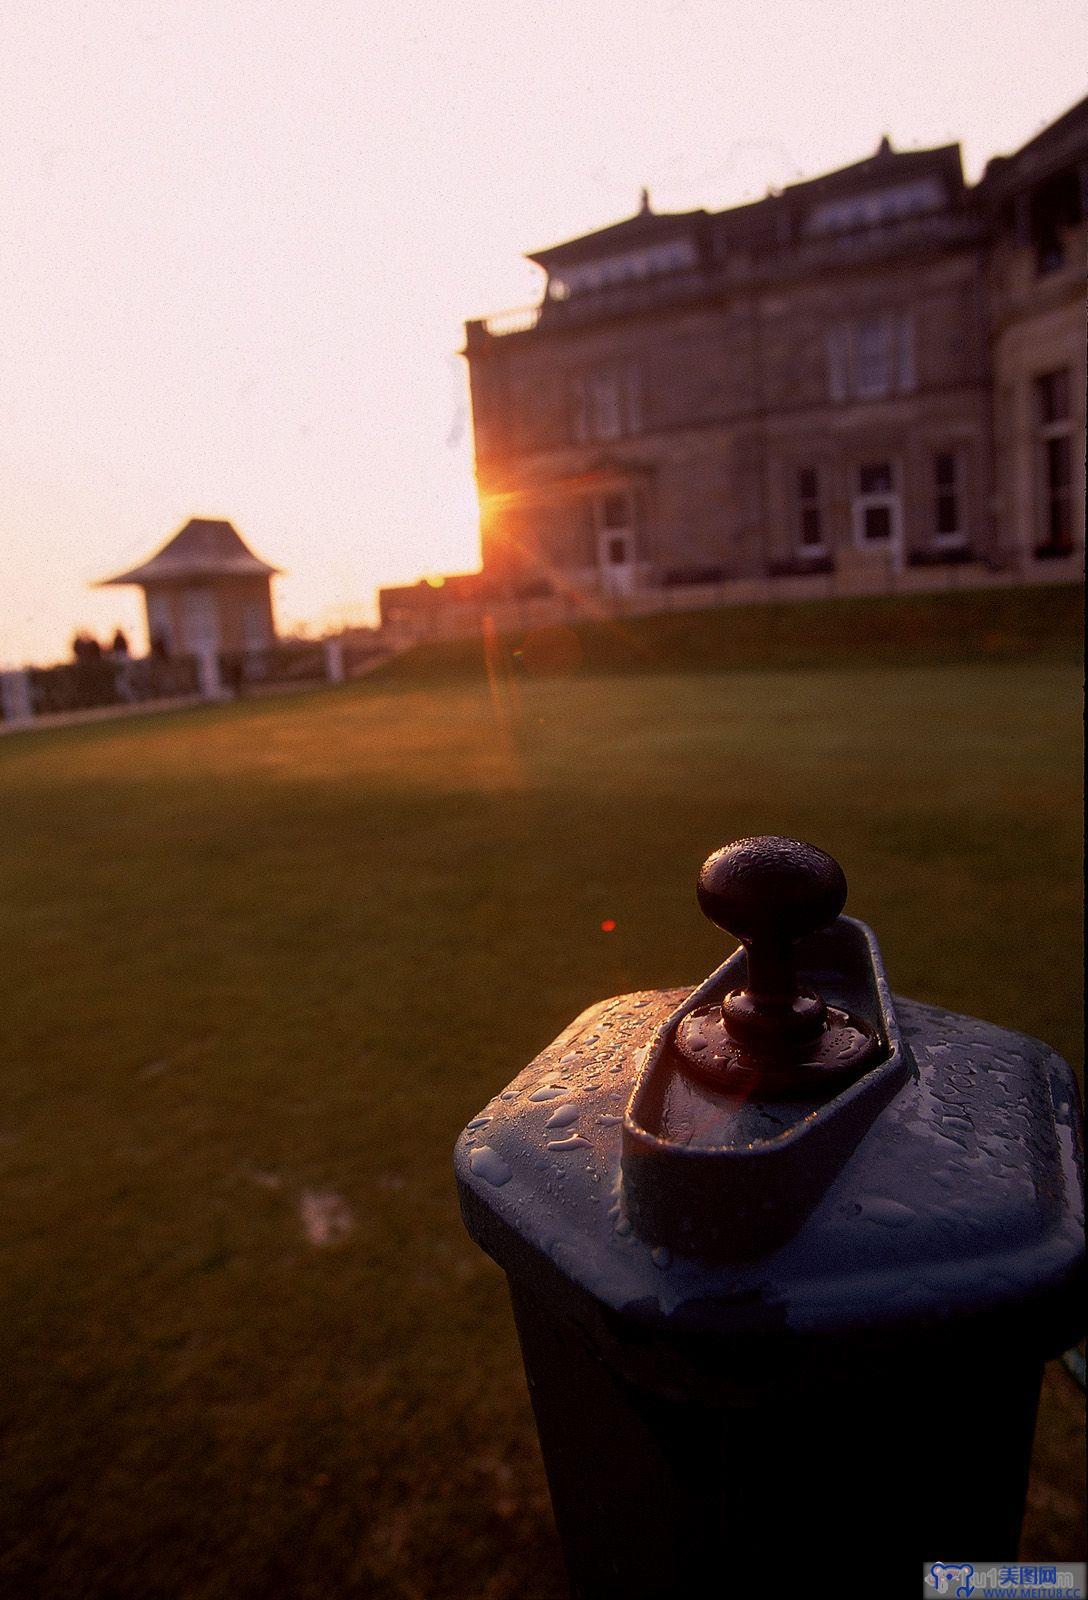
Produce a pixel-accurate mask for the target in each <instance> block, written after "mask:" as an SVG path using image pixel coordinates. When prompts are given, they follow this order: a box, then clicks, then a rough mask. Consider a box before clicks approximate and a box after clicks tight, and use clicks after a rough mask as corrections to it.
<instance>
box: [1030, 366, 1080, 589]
mask: <svg viewBox="0 0 1088 1600" xmlns="http://www.w3.org/2000/svg"><path fill="white" fill-rule="evenodd" d="M1035 410H1036V416H1037V418H1038V424H1037V430H1038V449H1037V460H1038V469H1037V470H1038V475H1039V491H1040V492H1039V523H1040V534H1041V537H1040V540H1039V543H1038V544H1037V545H1036V548H1035V554H1036V556H1037V557H1039V558H1040V559H1042V560H1045V559H1047V558H1048V557H1050V558H1053V557H1055V556H1067V555H1069V554H1070V553H1071V551H1072V549H1073V419H1072V408H1071V405H1070V384H1069V372H1068V371H1067V370H1061V371H1057V372H1044V373H1042V374H1041V376H1040V377H1038V378H1036V380H1035Z"/></svg>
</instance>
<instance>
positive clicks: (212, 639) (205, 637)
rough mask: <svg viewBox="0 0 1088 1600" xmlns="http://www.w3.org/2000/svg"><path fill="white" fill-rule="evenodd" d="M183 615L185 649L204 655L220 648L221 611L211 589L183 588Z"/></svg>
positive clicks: (194, 653)
mask: <svg viewBox="0 0 1088 1600" xmlns="http://www.w3.org/2000/svg"><path fill="white" fill-rule="evenodd" d="M181 616H182V626H183V628H184V631H185V638H184V640H183V648H184V649H185V650H188V651H191V652H192V654H193V655H204V654H206V653H207V652H208V651H209V650H218V649H219V611H218V608H217V607H216V604H215V596H214V594H213V593H212V591H211V590H210V589H183V590H182V595H181Z"/></svg>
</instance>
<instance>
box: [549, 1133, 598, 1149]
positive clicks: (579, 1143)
mask: <svg viewBox="0 0 1088 1600" xmlns="http://www.w3.org/2000/svg"><path fill="white" fill-rule="evenodd" d="M579 1148H582V1149H586V1150H588V1149H589V1140H588V1139H583V1138H582V1136H581V1134H577V1133H572V1134H571V1135H570V1137H569V1139H549V1140H548V1149H549V1150H577V1149H579Z"/></svg>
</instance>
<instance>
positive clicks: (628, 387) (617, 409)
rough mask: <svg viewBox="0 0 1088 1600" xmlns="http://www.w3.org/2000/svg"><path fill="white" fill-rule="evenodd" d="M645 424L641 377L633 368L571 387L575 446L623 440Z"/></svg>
mask: <svg viewBox="0 0 1088 1600" xmlns="http://www.w3.org/2000/svg"><path fill="white" fill-rule="evenodd" d="M641 423H642V417H641V405H640V396H639V386H638V374H637V373H636V371H635V369H634V368H633V367H630V366H628V367H616V368H612V369H610V370H609V371H606V372H591V373H586V374H584V375H583V376H580V377H577V378H575V379H574V380H573V382H572V384H571V436H572V438H573V440H574V443H575V444H588V443H590V442H591V441H593V440H602V441H607V440H610V439H621V438H624V437H625V436H626V435H628V434H632V433H637V432H638V430H639V428H640V426H641Z"/></svg>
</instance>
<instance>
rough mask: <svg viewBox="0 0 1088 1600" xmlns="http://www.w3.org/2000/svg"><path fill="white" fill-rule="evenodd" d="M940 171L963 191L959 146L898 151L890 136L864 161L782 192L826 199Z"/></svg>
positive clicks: (821, 175)
mask: <svg viewBox="0 0 1088 1600" xmlns="http://www.w3.org/2000/svg"><path fill="white" fill-rule="evenodd" d="M934 170H936V171H938V172H940V173H941V175H942V176H943V177H944V178H946V179H947V180H949V181H950V182H951V184H952V185H953V186H954V187H955V188H956V189H962V187H963V168H962V166H961V164H960V147H959V145H958V144H939V145H933V146H931V147H930V148H929V149H927V150H895V149H893V148H892V142H891V140H890V139H889V138H888V136H887V134H885V135H884V137H883V138H882V139H881V141H880V144H879V145H878V146H877V149H876V153H875V154H874V155H871V156H866V157H865V159H864V160H863V161H853V162H851V164H850V165H849V166H848V167H837V168H836V169H835V171H834V172H823V173H821V174H820V176H819V177H817V178H802V179H801V180H800V181H799V182H797V183H791V184H788V185H787V186H786V188H785V189H784V190H783V193H784V194H787V195H791V196H797V197H799V198H800V197H802V196H803V197H804V199H806V200H808V199H810V198H811V199H816V198H819V199H821V200H822V199H823V198H824V197H825V196H827V195H832V194H834V195H836V196H837V195H838V194H840V193H849V192H850V191H852V190H854V189H858V188H868V187H870V186H871V185H872V183H873V182H874V181H876V182H877V183H881V184H883V183H898V182H900V181H902V180H903V179H904V178H913V177H917V176H920V175H922V174H928V173H930V172H932V171H934Z"/></svg>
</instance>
